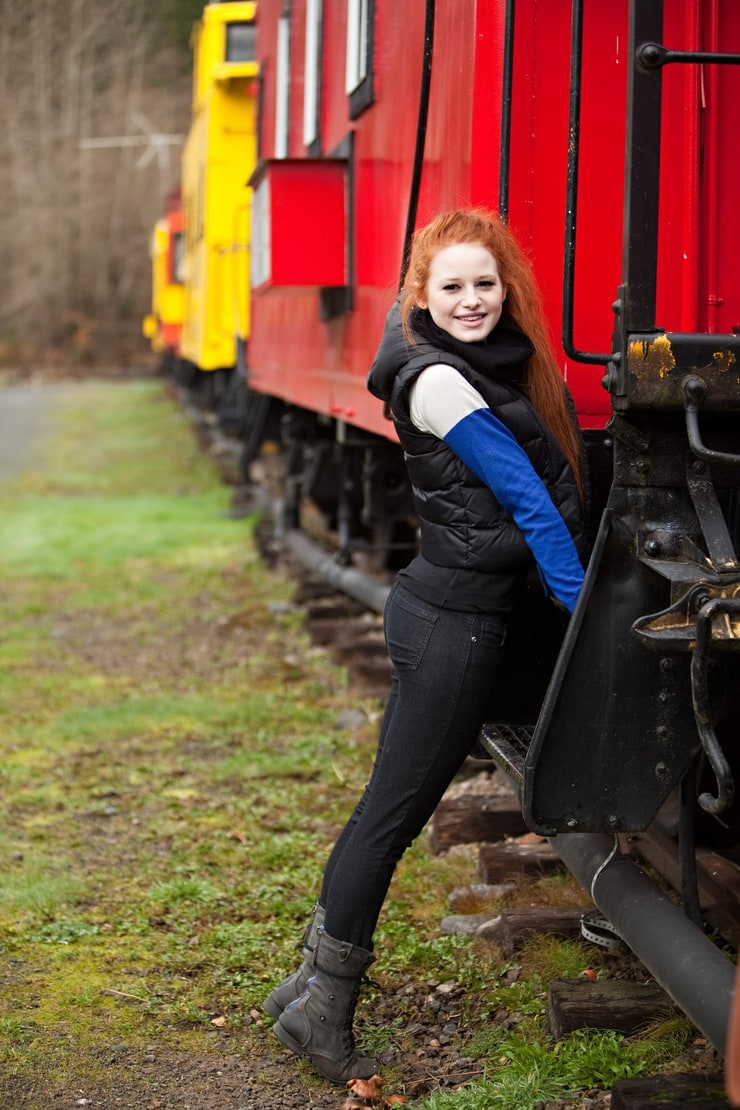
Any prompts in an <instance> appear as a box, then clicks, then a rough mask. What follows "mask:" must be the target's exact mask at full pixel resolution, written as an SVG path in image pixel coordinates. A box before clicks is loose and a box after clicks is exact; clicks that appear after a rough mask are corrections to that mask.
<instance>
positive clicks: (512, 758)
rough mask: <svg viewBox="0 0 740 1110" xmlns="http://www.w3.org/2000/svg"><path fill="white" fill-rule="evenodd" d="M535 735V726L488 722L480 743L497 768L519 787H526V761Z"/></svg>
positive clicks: (479, 740)
mask: <svg viewBox="0 0 740 1110" xmlns="http://www.w3.org/2000/svg"><path fill="white" fill-rule="evenodd" d="M533 735H534V725H502V724H495V723H493V722H491V721H487V722H486V724H484V725H483V727H482V729H481V730H480V733H479V736H478V743H479V744H480V746H481V748H482V749H483V751H484V752H485V753H486V754H487V755H488V756H490V758H491V759H492V760H493V761H494V763H495V764H496V766H497V767H500V768H501V770H502V771H503V772H504V774H505V775H507V776H508V778H510V779H511V780H512V782H513V783H515V784H516V786H518V787H520V788H521V787H522V786H523V785H524V760H525V758H526V755H527V751H528V750H529V745H530V744H531V742H532V736H533Z"/></svg>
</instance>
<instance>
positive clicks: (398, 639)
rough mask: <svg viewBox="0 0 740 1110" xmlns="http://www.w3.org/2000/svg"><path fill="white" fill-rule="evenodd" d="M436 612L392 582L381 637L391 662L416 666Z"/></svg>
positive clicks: (407, 668)
mask: <svg viewBox="0 0 740 1110" xmlns="http://www.w3.org/2000/svg"><path fill="white" fill-rule="evenodd" d="M437 620H438V614H437V613H436V612H435V610H434V609H433V608H432V606H430V605H427V604H426V602H424V601H420V600H419V598H418V597H415V596H414V595H413V594H412V593H409V591H408V590H405V589H404V588H403V587H402V586H398V585H396V586H394V587H393V589H392V591H391V594H390V596H389V598H388V604H387V605H386V610H385V640H386V643H387V645H388V654H389V655H390V658H391V663H392V664H393V666H394V667H396V668H398V669H399V670H412V671H413V670H416V668H417V667H418V666H419V664H420V663H421V661H422V659H423V658H424V652H425V650H426V647H427V644H428V643H429V640H430V638H431V635H432V632H433V631H434V626H435V624H436V623H437Z"/></svg>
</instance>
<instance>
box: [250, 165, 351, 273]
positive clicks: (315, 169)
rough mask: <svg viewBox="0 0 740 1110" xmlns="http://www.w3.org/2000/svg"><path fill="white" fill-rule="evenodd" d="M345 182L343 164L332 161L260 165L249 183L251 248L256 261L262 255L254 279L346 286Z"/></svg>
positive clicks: (344, 166)
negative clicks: (252, 194) (259, 272)
mask: <svg viewBox="0 0 740 1110" xmlns="http://www.w3.org/2000/svg"><path fill="white" fill-rule="evenodd" d="M345 178H346V164H345V162H344V161H338V160H336V159H324V158H322V159H316V158H310V159H308V158H273V159H269V160H267V161H264V162H261V163H260V165H259V167H258V168H257V170H256V171H255V173H254V174H253V175H252V179H251V182H250V184H252V185H253V186H254V189H255V201H254V211H253V220H252V239H253V243H252V250H253V255H254V257H255V262H256V261H257V255H260V256H261V257H260V259H259V263H260V269H261V270H262V269H264V274H262V275H261V277H260V279H259V280H260V281H261V282H264V284H265V285H266V286H269V287H271V288H273V289H275V288H276V287H280V286H285V285H310V286H313V287H316V286H321V285H345V284H346V283H347V262H346V255H347V220H346V215H345ZM257 213H261V214H262V217H263V219H264V224H262V223H261V221H260V219H259V217H258V215H257ZM257 292H259V290H257Z"/></svg>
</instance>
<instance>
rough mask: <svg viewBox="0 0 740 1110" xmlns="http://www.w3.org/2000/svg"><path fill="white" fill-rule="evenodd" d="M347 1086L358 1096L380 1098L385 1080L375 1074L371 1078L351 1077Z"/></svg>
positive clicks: (367, 1098)
mask: <svg viewBox="0 0 740 1110" xmlns="http://www.w3.org/2000/svg"><path fill="white" fill-rule="evenodd" d="M347 1087H348V1089H349V1090H350V1091H351V1092H352V1094H353V1095H357V1097H358V1098H364V1099H366V1100H369V1099H373V1098H380V1096H381V1095H382V1093H383V1080H382V1079H381V1078H380V1076H379V1075H373V1076H372V1077H371V1078H370V1079H350V1081H349V1083H348V1084H347Z"/></svg>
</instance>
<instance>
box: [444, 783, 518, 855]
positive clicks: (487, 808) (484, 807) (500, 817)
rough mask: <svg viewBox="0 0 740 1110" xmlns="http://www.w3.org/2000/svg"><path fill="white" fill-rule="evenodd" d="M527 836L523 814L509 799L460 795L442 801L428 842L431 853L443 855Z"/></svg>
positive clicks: (512, 799)
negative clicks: (461, 847) (463, 846)
mask: <svg viewBox="0 0 740 1110" xmlns="http://www.w3.org/2000/svg"><path fill="white" fill-rule="evenodd" d="M526 832H527V826H526V824H525V823H524V818H523V817H522V811H521V809H520V808H519V806H518V804H517V802H516V801H515V799H514V798H513V797H512V796H511V795H509V794H461V795H460V796H459V797H457V798H454V797H445V798H442V800H441V802H440V803H439V805H438V806H437V808H436V810H435V811H434V817H433V819H432V823H431V827H430V837H429V839H430V845H431V848H432V851H433V852H446V851H447V849H448V848H451V847H452V846H453V845H455V844H475V843H477V842H478V841H497V840H504V838H505V837H507V836H519V835H520V834H521V833H526Z"/></svg>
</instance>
